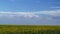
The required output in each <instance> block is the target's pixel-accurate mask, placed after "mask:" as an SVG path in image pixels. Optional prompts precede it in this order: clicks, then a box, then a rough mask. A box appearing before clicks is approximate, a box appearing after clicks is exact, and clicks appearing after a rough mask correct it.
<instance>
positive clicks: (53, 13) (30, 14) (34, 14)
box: [0, 10, 60, 18]
mask: <svg viewBox="0 0 60 34" xmlns="http://www.w3.org/2000/svg"><path fill="white" fill-rule="evenodd" d="M41 14H44V15H51V16H60V10H52V11H36V12H0V16H23V17H30V18H32V17H39V15H41Z"/></svg>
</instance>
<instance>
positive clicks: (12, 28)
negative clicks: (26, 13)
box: [0, 25, 60, 34]
mask: <svg viewBox="0 0 60 34" xmlns="http://www.w3.org/2000/svg"><path fill="white" fill-rule="evenodd" d="M29 31H30V32H32V33H33V32H39V31H40V32H42V31H43V32H48V31H52V32H53V31H55V32H58V33H59V32H60V26H47V25H45V26H42V25H41V26H40V25H0V34H2V33H4V34H5V33H6V32H10V33H14V34H16V32H29ZM6 34H7V33H6Z"/></svg>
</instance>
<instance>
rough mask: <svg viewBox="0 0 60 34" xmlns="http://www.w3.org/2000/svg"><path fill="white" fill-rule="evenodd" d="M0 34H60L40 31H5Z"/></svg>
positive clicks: (55, 31) (54, 31) (51, 31)
mask: <svg viewBox="0 0 60 34" xmlns="http://www.w3.org/2000/svg"><path fill="white" fill-rule="evenodd" d="M0 34H60V30H40V31H15V32H12V31H6V32H0Z"/></svg>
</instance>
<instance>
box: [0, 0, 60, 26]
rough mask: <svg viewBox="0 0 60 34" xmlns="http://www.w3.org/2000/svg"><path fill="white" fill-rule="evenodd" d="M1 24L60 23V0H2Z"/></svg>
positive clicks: (0, 6)
mask: <svg viewBox="0 0 60 34" xmlns="http://www.w3.org/2000/svg"><path fill="white" fill-rule="evenodd" d="M0 24H37V25H41V24H42V25H60V0H0Z"/></svg>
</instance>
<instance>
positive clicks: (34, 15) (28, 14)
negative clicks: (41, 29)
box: [0, 12, 39, 18]
mask: <svg viewBox="0 0 60 34" xmlns="http://www.w3.org/2000/svg"><path fill="white" fill-rule="evenodd" d="M0 16H5V17H14V16H19V17H21V16H23V17H25V18H26V17H29V18H32V17H39V16H38V15H36V14H34V13H31V12H0Z"/></svg>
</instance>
